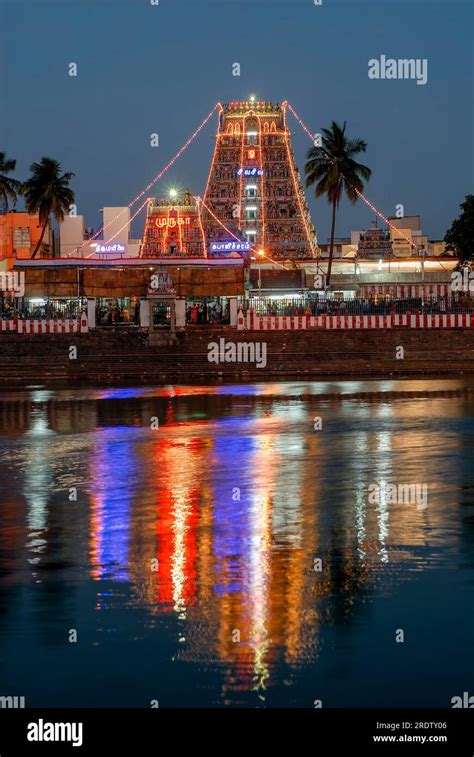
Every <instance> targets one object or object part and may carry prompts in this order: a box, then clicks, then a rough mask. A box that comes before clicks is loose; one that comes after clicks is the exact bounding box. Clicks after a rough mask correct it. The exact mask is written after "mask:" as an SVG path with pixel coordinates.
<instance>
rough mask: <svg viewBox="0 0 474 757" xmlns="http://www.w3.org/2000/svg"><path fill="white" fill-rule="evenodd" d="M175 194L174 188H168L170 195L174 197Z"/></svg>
mask: <svg viewBox="0 0 474 757" xmlns="http://www.w3.org/2000/svg"><path fill="white" fill-rule="evenodd" d="M177 194H178V193H177V191H176V189H170V197H176V195H177Z"/></svg>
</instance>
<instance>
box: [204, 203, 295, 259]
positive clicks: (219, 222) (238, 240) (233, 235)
mask: <svg viewBox="0 0 474 757" xmlns="http://www.w3.org/2000/svg"><path fill="white" fill-rule="evenodd" d="M194 199H195V200H196V202H197V203H198V204H199V203H201V204H202V205H203V207H205V208H206V210H207V211H208V212H209V213H210V214H211V216H212V217H213V218H214V219H215V220H216V221H217V223H218V224H219V225H220V226H222V228H223V229H224V231H226V232H227V234H229V235H230V236H231V237H233V238H234V239H235V240H237V242H242V240H241V239H240V238H239V237H238V236H237V235H236V234H234V233H233V232H232V231H231V230H230V229H228V228H227V226H225V224H223V223H222V221H221V220H220V219H219V218H218V217H217V216H216V215H215V214H214V213H213V212H212V210H211V209H210V208H209V207H208V206H207V205H206V203H205V202H204V200H203V199H202V197H199V195H196V196H195V197H194ZM250 251H251V252H255V253H256V254H257V255H258V254H259V252H261V250H257V248H256V247H254V246H253V245H250ZM260 257H263V258H266V259H267V260H269V261H270V262H271V263H274V264H275V265H279V266H280V268H284V269H285V270H286V271H288V270H290V269H288V268H287V267H286V265H283V263H279V262H278V261H277V260H273V258H270V257H268V255H261V256H260Z"/></svg>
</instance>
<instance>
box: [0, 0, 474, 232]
mask: <svg viewBox="0 0 474 757" xmlns="http://www.w3.org/2000/svg"><path fill="white" fill-rule="evenodd" d="M472 21H473V10H472V3H470V2H469V0H466V1H465V2H456V1H454V2H452V1H451V0H450V2H447V1H445V2H432V1H431V0H425V1H424V2H411V1H410V2H408V0H377V2H356V1H355V0H351V1H350V2H343V0H323V2H322V5H321V6H315V5H314V0H239V1H237V0H235V1H234V0H216V1H212V0H160V2H159V5H157V6H152V5H151V2H150V0H93V1H89V0H54V1H53V0H47V1H43V0H0V150H5V151H6V152H7V154H8V155H9V156H10V157H14V158H16V159H17V169H18V171H17V173H18V177H19V178H21V179H23V178H25V177H26V175H27V173H28V168H29V165H30V164H31V162H32V161H34V160H38V159H39V158H41V156H43V155H49V156H51V157H54V158H56V159H57V160H59V161H60V162H61V164H62V168H63V170H64V171H73V172H74V173H75V174H76V176H75V178H74V179H73V188H74V190H75V192H76V198H77V204H78V212H79V213H82V214H84V215H85V217H86V225H91V226H93V227H94V228H98V226H99V223H100V219H101V215H100V213H99V209H100V208H101V207H103V206H104V205H124V204H127V203H128V202H129V201H130V200H131V199H133V197H135V196H136V195H137V194H138V193H139V192H140V191H141V189H142V188H143V187H144V186H145V185H146V184H147V183H148V182H149V181H150V179H151V178H152V177H153V176H155V175H156V174H157V173H158V171H159V170H160V169H161V168H162V167H163V166H164V165H165V164H166V163H167V162H168V160H169V159H170V157H171V156H173V155H174V153H175V152H176V151H177V149H179V147H180V146H181V145H182V144H183V142H185V141H186V139H187V138H188V137H189V135H190V134H191V133H192V132H193V131H194V129H195V128H196V126H197V125H198V124H199V123H200V121H201V120H202V119H203V117H204V115H205V114H206V113H207V112H208V111H209V110H210V109H211V108H212V106H213V104H214V103H215V102H216V101H217V100H220V101H221V102H225V101H227V100H234V99H246V98H247V97H248V96H249V94H250V93H255V94H256V96H257V98H258V99H268V100H273V101H282V100H284V99H287V100H288V101H289V102H290V103H291V104H292V105H293V107H294V108H295V109H296V110H297V111H298V112H299V114H300V115H301V117H302V119H303V120H304V121H305V122H306V124H307V125H308V126H309V127H310V129H311V130H312V131H314V132H316V131H318V130H319V129H320V128H321V127H323V126H327V125H329V124H330V122H331V120H333V119H334V120H338V121H343V120H344V119H346V120H347V121H348V131H349V134H350V135H351V136H360V137H363V138H364V139H365V140H366V141H367V143H368V150H367V152H366V154H365V156H363V157H362V161H363V162H365V163H367V164H368V165H369V166H370V167H371V168H372V170H373V175H372V179H371V180H370V182H369V184H368V185H367V188H366V194H367V196H368V197H369V199H370V200H371V201H372V202H373V203H374V204H375V205H376V206H377V207H378V208H379V209H380V210H381V211H382V212H383V213H385V214H386V215H393V214H394V213H395V205H396V204H397V203H402V204H403V205H404V208H405V214H407V215H408V214H412V213H420V214H421V216H422V228H423V230H424V231H425V232H426V233H428V235H429V237H430V238H432V239H436V238H442V237H443V236H444V233H445V231H446V228H447V227H448V226H449V225H450V223H451V221H452V219H453V218H454V217H455V216H456V215H457V214H458V212H459V211H458V205H459V203H460V202H461V201H462V200H463V198H464V196H465V195H466V194H467V193H468V192H472V191H473V173H474V172H473V150H472V136H473V109H472V95H473V57H472V55H473V54H472V41H473V40H472V37H473V35H472V31H473V27H472ZM381 54H384V55H386V56H387V57H393V58H426V59H427V60H428V83H427V84H426V85H424V86H420V85H417V83H416V81H413V80H412V81H410V80H408V81H397V80H385V81H384V80H379V81H374V80H370V79H369V78H368V75H367V71H368V61H369V59H371V58H378V57H379V56H380V55H381ZM71 62H75V63H77V66H78V76H77V78H72V77H70V76H69V75H68V65H69V63H71ZM235 62H238V63H240V66H241V76H240V77H234V76H232V64H233V63H235ZM290 120H291V121H290V122H291V128H292V130H293V132H294V137H293V145H294V149H295V154H296V158H297V162H298V165H299V166H300V170H301V171H302V167H303V163H304V158H305V153H306V150H307V149H308V147H309V146H310V143H309V140H308V137H307V136H305V135H304V133H303V132H302V131H301V129H300V127H299V126H298V124H297V123H296V122H295V121H294V120H293V119H292V117H291V116H290ZM215 124H216V121H215V119H214V121H213V122H212V123H209V124H208V125H207V127H206V129H205V130H204V131H203V132H202V133H201V134H200V136H199V137H198V139H197V140H196V141H195V142H194V143H193V145H192V146H191V147H190V148H189V150H188V151H187V152H186V153H185V154H184V155H183V156H182V157H181V158H180V160H179V162H178V163H177V164H175V166H173V168H172V169H171V170H170V172H169V173H168V174H167V175H166V176H165V177H164V178H163V180H162V181H161V182H160V183H159V185H158V186H159V187H160V189H155V191H154V192H150V194H154V195H156V194H160V193H161V191H165V190H166V189H168V188H169V187H171V186H173V185H176V186H178V187H185V186H189V188H190V189H191V191H192V192H193V193H198V194H202V193H203V190H204V187H205V182H206V179H207V173H208V169H209V161H210V159H211V155H212V148H213V135H214V134H215V130H216V129H215ZM153 132H157V133H158V134H159V147H158V148H152V147H151V146H150V134H151V133H153ZM307 196H308V199H309V202H310V208H311V213H312V218H313V222H314V224H315V226H316V229H317V232H318V238H319V240H320V241H321V242H325V241H326V238H327V236H328V233H329V220H330V214H329V207H328V205H327V202H326V200H324V199H319V200H315V199H314V197H313V196H311V194H310V190H308V191H307ZM371 219H372V214H371V212H370V211H369V209H368V208H367V207H366V206H365V205H364V204H363V203H361V202H359V203H358V205H357V206H355V207H351V206H350V205H349V203H348V202H347V201H343V203H342V205H341V209H340V213H339V218H338V225H337V230H336V234H337V235H338V236H344V235H346V234H348V233H349V232H350V230H351V229H360V228H367V227H368V226H369V225H370V221H371ZM137 220H138V219H137ZM141 227H142V216H141V217H140V220H139V222H138V223H135V224H134V227H133V232H134V236H137V235H140V234H141Z"/></svg>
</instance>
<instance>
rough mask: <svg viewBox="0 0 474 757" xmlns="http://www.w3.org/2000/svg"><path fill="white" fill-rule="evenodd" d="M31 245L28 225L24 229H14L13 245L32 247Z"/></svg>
mask: <svg viewBox="0 0 474 757" xmlns="http://www.w3.org/2000/svg"><path fill="white" fill-rule="evenodd" d="M30 245H31V242H30V229H29V227H28V226H27V227H26V228H24V229H22V228H17V229H13V247H15V248H17V247H30Z"/></svg>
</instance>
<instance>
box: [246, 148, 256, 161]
mask: <svg viewBox="0 0 474 757" xmlns="http://www.w3.org/2000/svg"><path fill="white" fill-rule="evenodd" d="M256 157H257V151H256V150H254V149H250V150H247V160H255V159H256Z"/></svg>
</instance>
